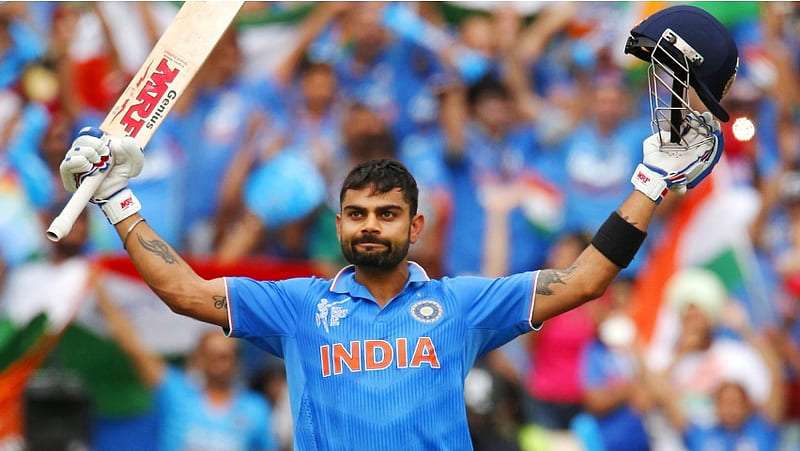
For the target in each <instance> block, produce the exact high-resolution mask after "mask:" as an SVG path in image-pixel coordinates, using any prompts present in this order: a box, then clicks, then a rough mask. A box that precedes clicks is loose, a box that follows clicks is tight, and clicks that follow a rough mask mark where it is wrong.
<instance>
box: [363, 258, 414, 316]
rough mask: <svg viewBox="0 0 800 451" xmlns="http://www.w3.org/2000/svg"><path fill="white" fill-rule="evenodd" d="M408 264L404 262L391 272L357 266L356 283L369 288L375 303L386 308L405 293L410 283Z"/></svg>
mask: <svg viewBox="0 0 800 451" xmlns="http://www.w3.org/2000/svg"><path fill="white" fill-rule="evenodd" d="M408 277H409V273H408V262H406V261H403V262H402V263H400V264H399V265H397V266H396V267H394V268H392V269H390V270H377V269H374V268H364V267H359V266H356V274H355V278H356V282H358V283H360V284H361V285H364V286H365V287H367V290H369V292H370V293H372V296H374V297H375V302H377V303H378V305H380V306H381V308H383V307H385V306H386V304H388V303H389V301H391V300H392V298H394V297H395V296H397V295H398V294H400V292H401V291H403V288H404V287H405V286H406V282H408Z"/></svg>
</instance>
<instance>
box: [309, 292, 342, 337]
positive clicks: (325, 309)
mask: <svg viewBox="0 0 800 451" xmlns="http://www.w3.org/2000/svg"><path fill="white" fill-rule="evenodd" d="M349 300H350V298H345V299H342V300H341V301H336V302H330V301H328V300H327V299H325V298H323V299H320V301H319V304H317V313H316V314H315V318H316V320H317V327H320V326H322V327H324V328H325V332H330V331H331V327H333V326H338V325H339V321H341V320H342V319H343V318H346V317H347V312H349V310H348V309H346V308H344V307H340V306H339V304H344V303H345V302H347V301H349Z"/></svg>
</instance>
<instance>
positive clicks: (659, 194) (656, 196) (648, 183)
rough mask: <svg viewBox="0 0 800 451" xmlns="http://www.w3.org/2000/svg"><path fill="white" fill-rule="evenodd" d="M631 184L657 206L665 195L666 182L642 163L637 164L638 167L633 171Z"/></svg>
mask: <svg viewBox="0 0 800 451" xmlns="http://www.w3.org/2000/svg"><path fill="white" fill-rule="evenodd" d="M631 183H633V187H634V188H636V189H637V190H639V191H641V192H643V193H644V195H645V196H647V197H649V198H650V199H652V200H653V202H655V203H657V204H658V203H661V200H662V199H664V196H666V195H667V191H668V189H667V182H666V181H664V178H663V176H662V175H661V174H659V173H658V172H656V171H654V170H652V169H650V168H648V167H647V166H645V165H644V164H642V163H639V166H637V167H636V170H635V171H633V177H631Z"/></svg>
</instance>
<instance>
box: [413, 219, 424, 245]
mask: <svg viewBox="0 0 800 451" xmlns="http://www.w3.org/2000/svg"><path fill="white" fill-rule="evenodd" d="M424 228H425V216H423V215H421V214H418V215H416V216H414V217H413V218H411V233H410V235H409V241H410V242H411V244H414V243H416V242H417V240H418V239H419V236H420V235H421V234H422V230H423V229H424Z"/></svg>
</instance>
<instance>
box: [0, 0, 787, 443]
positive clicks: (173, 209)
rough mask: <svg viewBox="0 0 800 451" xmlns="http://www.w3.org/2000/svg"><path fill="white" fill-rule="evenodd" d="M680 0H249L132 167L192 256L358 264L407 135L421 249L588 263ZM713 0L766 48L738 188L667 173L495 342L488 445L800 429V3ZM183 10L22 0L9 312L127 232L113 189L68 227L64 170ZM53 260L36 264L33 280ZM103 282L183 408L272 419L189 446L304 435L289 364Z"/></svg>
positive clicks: (734, 129)
mask: <svg viewBox="0 0 800 451" xmlns="http://www.w3.org/2000/svg"><path fill="white" fill-rule="evenodd" d="M668 4H670V3H668V2H589V3H572V2H568V3H562V2H518V3H516V2H515V3H510V2H509V3H501V2H497V3H491V2H479V3H469V2H410V3H407V2H400V3H362V2H352V3H351V2H320V3H314V2H307V3H292V2H247V3H246V4H245V6H244V7H243V9H242V11H241V13H240V16H239V18H238V20H237V22H236V25H235V26H234V27H232V28H231V29H230V30H229V31H228V32H227V33H226V34H225V35H224V36H223V38H222V39H221V40H220V42H219V44H218V45H217V47H216V48H215V49H214V51H213V52H212V54H211V55H210V57H209V59H208V61H207V62H206V63H205V64H204V65H203V67H202V68H201V70H200V71H199V72H198V74H197V76H196V78H195V80H194V81H193V82H192V85H191V86H190V88H189V89H188V90H187V92H186V93H185V94H184V95H183V96H182V97H181V98H180V99H179V101H178V103H177V104H176V105H175V107H174V109H173V111H172V112H171V113H170V115H169V116H168V117H167V118H166V120H165V121H164V123H163V125H162V126H161V128H160V129H159V130H158V131H157V133H156V134H155V135H154V137H153V139H152V140H151V141H150V143H149V144H148V145H147V147H146V149H145V150H144V158H145V162H144V170H143V171H142V173H141V175H140V176H138V177H137V178H135V179H133V180H132V181H131V188H132V189H133V191H134V192H135V193H136V195H137V197H138V198H139V199H140V200H141V202H142V205H143V211H142V213H143V215H144V216H145V217H146V218H147V220H148V222H149V223H150V224H151V226H152V227H153V228H154V229H155V230H156V231H157V232H158V233H159V234H161V236H163V237H164V238H165V240H166V241H168V242H169V243H170V244H171V245H172V246H173V247H174V248H175V249H176V250H178V251H179V252H180V253H182V254H185V255H187V256H189V257H190V258H196V259H198V260H204V261H207V260H213V261H214V262H216V263H220V264H236V263H237V262H239V263H241V262H248V261H253V260H249V259H253V258H262V257H263V258H268V259H270V261H272V262H276V261H277V262H297V261H302V262H305V263H307V264H308V269H309V273H313V274H317V275H321V276H331V275H333V274H335V272H336V271H337V270H338V269H339V268H340V267H341V266H343V265H344V264H345V263H346V262H344V261H343V259H342V257H341V255H340V250H339V245H338V242H337V239H336V233H335V227H334V216H335V214H336V212H337V211H338V202H339V191H338V190H339V186H340V182H341V179H342V178H343V176H344V174H345V173H346V171H347V170H348V169H349V168H350V167H352V166H353V165H354V164H356V163H358V162H361V161H364V160H368V159H373V158H379V157H392V158H395V159H398V160H399V161H401V162H403V163H404V164H405V165H406V166H407V167H408V168H409V169H410V170H411V172H412V173H413V174H414V175H415V177H416V178H417V181H418V183H419V185H420V195H421V200H420V209H421V212H422V213H423V214H424V215H425V217H426V231H425V232H424V234H423V237H422V239H421V240H420V242H419V243H417V244H416V245H415V246H413V247H412V249H411V258H412V259H413V260H415V261H417V262H419V263H420V264H422V265H423V266H424V267H425V268H426V270H427V271H428V272H429V274H431V276H444V275H467V274H471V275H486V276H491V277H497V276H502V275H504V274H508V273H511V272H517V271H525V270H530V269H535V268H542V267H552V268H560V267H566V266H567V265H569V264H570V263H571V262H572V261H573V259H574V258H575V256H576V255H577V254H578V253H579V252H580V250H581V249H583V247H585V246H586V245H587V243H588V238H587V237H591V234H592V233H593V232H594V231H595V230H596V229H597V227H599V225H600V224H602V223H603V221H604V220H605V219H606V217H607V216H608V214H609V213H610V212H611V211H613V210H614V209H616V208H617V207H618V206H619V204H620V203H621V202H622V200H623V199H624V198H625V197H626V196H627V195H628V194H629V193H630V191H631V185H630V181H629V180H630V175H631V174H632V173H633V170H634V168H635V166H636V165H637V164H638V163H639V162H640V161H641V142H642V140H643V139H644V138H646V137H647V136H649V135H650V134H651V133H652V130H651V125H650V119H651V117H650V104H649V99H648V83H647V78H646V65H645V64H644V63H642V62H641V61H638V60H637V59H636V58H634V57H632V56H630V55H625V54H624V53H623V48H624V43H625V39H626V38H627V36H628V32H629V30H630V29H631V28H632V26H633V25H634V24H636V23H637V22H638V21H639V20H641V19H643V18H645V17H647V15H648V14H650V13H652V12H654V11H656V10H658V9H661V8H663V7H665V6H667V5H668ZM697 4H698V6H701V7H703V8H706V9H708V10H709V11H710V12H711V13H712V14H714V15H716V16H717V18H718V19H720V20H721V21H722V22H723V23H725V24H726V26H728V27H729V29H730V30H731V32H732V33H733V35H734V38H735V40H736V42H737V45H738V49H739V55H740V66H739V73H738V77H737V79H736V81H735V82H734V84H733V86H732V87H731V90H730V92H729V93H728V95H727V97H726V98H725V99H724V100H723V102H722V104H723V106H724V107H725V108H726V110H727V111H728V112H729V113H730V116H731V121H730V122H728V123H725V124H723V131H724V135H725V144H726V145H725V154H724V156H723V159H722V161H721V163H720V164H719V165H718V166H717V169H715V172H714V174H713V178H712V183H709V184H708V186H707V187H706V185H705V184H704V185H702V187H701V188H698V189H697V191H698V192H690V193H689V194H687V195H686V196H684V197H681V196H678V195H674V194H673V195H669V196H667V198H666V199H665V201H664V202H663V203H662V204H661V206H660V207H659V210H658V217H657V219H656V222H655V224H654V226H652V227H651V229H652V232H651V233H650V235H651V238H650V239H648V241H647V242H646V243H645V247H644V248H643V249H642V250H641V251H640V253H639V255H638V256H637V258H636V259H635V260H634V262H633V263H632V264H631V266H629V267H628V268H626V269H624V270H623V272H622V273H621V275H620V277H619V278H618V280H617V281H616V282H615V283H614V284H613V285H612V287H611V288H610V289H609V291H608V292H607V293H606V294H605V295H604V296H603V297H602V298H600V299H598V300H597V301H594V302H592V303H589V304H587V305H586V306H583V307H580V308H578V309H576V310H573V311H570V312H568V313H566V314H563V315H561V316H559V317H557V318H554V319H553V320H551V321H549V322H548V323H547V324H545V326H544V327H543V328H542V329H541V330H540V331H537V332H533V333H531V334H528V335H527V336H525V337H522V338H521V339H519V340H517V341H514V342H512V343H509V344H508V345H506V346H505V347H503V348H501V349H499V350H498V351H494V352H492V353H490V354H488V355H486V356H484V357H483V358H482V359H481V361H480V362H479V364H478V365H477V366H476V368H475V369H474V370H473V371H472V372H471V373H470V374H469V376H468V378H467V389H466V392H465V399H466V401H467V407H468V412H469V415H470V421H471V425H472V431H473V437H474V443H475V447H476V449H479V450H484V449H485V450H489V449H491V450H499V449H509V450H540V449H588V450H609V451H610V450H617V449H625V450H631V449H642V450H646V449H663V450H667V449H670V450H672V449H680V448H681V447H685V448H686V449H692V450H693V449H733V446H742V447H743V448H737V449H760V450H768V449H787V450H788V449H798V448H799V447H800V139H798V138H800V92H799V91H798V90H799V89H800V78H799V77H800V8H798V5H797V4H795V3H791V2H785V3H784V2H763V3H760V2H730V3H728V2H718V3H716V2H715V3H704V2H700V3H697ZM177 7H178V5H176V4H175V3H174V2H97V3H94V2H19V3H17V2H4V3H1V4H0V259H1V260H2V268H3V285H2V286H1V287H0V290H2V291H3V292H6V293H4V294H3V295H2V297H0V299H3V301H2V302H6V303H7V304H6V305H0V313H2V314H3V315H10V313H9V311H10V310H12V309H11V308H10V307H9V305H8V302H9V301H7V299H9V298H11V297H12V296H11V295H9V294H8V292H12V293H13V294H14V295H16V296H17V297H26V296H32V295H30V294H29V293H33V292H37V293H38V292H39V291H43V290H45V286H51V287H55V288H52V289H51V293H50V295H58V293H59V291H58V290H59V289H58V284H59V283H60V282H59V281H61V280H62V277H66V276H63V273H64V269H63V268H64V265H66V264H67V263H65V262H71V261H73V260H74V259H81V260H84V261H93V260H96V259H98V258H103V257H104V256H105V257H108V256H117V255H120V254H122V252H123V251H122V246H121V243H120V242H119V239H118V238H117V236H116V233H115V232H114V230H113V228H112V227H110V226H109V225H108V224H107V222H106V220H105V218H104V217H103V216H102V213H101V212H100V210H99V209H97V208H90V209H88V210H87V213H86V215H85V216H84V217H82V218H81V220H80V222H79V224H78V226H77V227H76V228H75V230H74V231H73V232H72V233H71V234H70V236H68V237H67V238H65V239H64V240H63V241H62V242H60V243H58V244H53V243H51V242H49V241H47V240H46V239H45V234H44V231H45V229H46V227H47V225H48V224H49V222H50V221H51V220H52V219H53V218H54V216H55V214H57V213H58V211H60V208H61V206H63V204H64V202H65V200H66V199H67V198H68V194H67V193H66V192H65V191H64V189H63V187H62V183H61V180H60V178H59V175H58V165H59V164H60V162H61V159H62V157H63V155H64V152H65V151H66V149H67V148H68V146H69V145H70V143H71V141H72V139H73V138H74V137H75V136H76V134H77V131H78V130H80V128H82V127H83V126H86V125H94V126H96V125H98V124H99V123H100V122H101V121H102V119H103V117H104V116H105V114H106V112H107V111H108V110H109V109H110V107H111V105H112V104H113V102H114V101H115V99H116V98H117V96H118V95H119V93H120V91H121V89H122V88H124V87H125V85H126V84H127V82H128V81H129V80H130V77H131V76H132V75H133V74H134V73H135V72H136V70H137V69H138V67H139V65H140V64H141V63H142V61H143V60H144V59H145V57H146V55H147V54H148V53H149V51H150V49H151V48H152V46H153V44H154V43H155V42H156V40H157V39H158V37H159V36H160V34H161V32H162V31H163V30H164V29H165V27H166V26H167V25H168V24H169V22H170V21H171V19H172V18H173V17H174V15H175V12H176V11H177ZM694 102H695V103H693V105H698V106H697V109H703V108H702V105H701V104H699V100H696V99H695V101H694ZM751 125H754V128H751V127H750V126H751ZM753 132H754V133H753ZM687 243H689V244H687ZM710 243H713V244H714V246H712V245H711V244H710ZM727 257H731V258H727ZM665 262H669V264H667V263H665ZM730 262H733V263H730ZM43 263H46V265H44V266H43V265H42V264H43ZM731 264H732V265H734V266H735V267H736V270H731ZM34 265H38V266H36V268H39V269H38V271H39V272H38V273H36V275H35V277H34V276H29V277H28V278H26V279H24V280H23V281H20V280H21V279H23V278H21V277H16V278H14V275H15V274H21V273H25V270H26V268H30V267H32V266H34ZM42 268H45V269H42ZM70 270H72V269H70ZM30 273H31V271H28V274H30ZM91 279H92V280H87V281H86V286H87V287H88V288H87V291H88V292H91V293H84V295H85V296H92V297H94V298H97V301H96V302H94V303H93V304H92V305H93V306H94V307H93V309H94V310H95V315H96V321H97V322H99V323H103V324H105V325H104V326H102V327H101V326H98V328H99V329H102V331H103V333H105V334H108V335H110V336H111V337H113V338H114V339H115V340H116V342H117V344H118V346H119V347H120V348H121V349H122V351H124V352H125V354H126V355H127V356H128V357H127V358H128V363H127V365H129V366H130V367H131V368H132V371H133V372H135V373H136V374H138V377H139V379H140V381H141V382H142V383H143V384H144V385H145V386H146V391H149V392H156V393H158V395H157V401H156V404H160V405H161V406H162V407H163V406H164V405H166V406H168V407H166V409H168V410H169V409H172V410H170V411H172V412H184V414H185V412H186V411H192V410H193V409H200V407H202V406H203V405H204V401H203V400H204V399H206V398H204V396H207V397H208V399H214V397H215V396H217V397H219V396H222V399H228V398H226V396H233V395H231V393H235V394H236V396H242V400H241V402H242V403H244V404H242V405H245V406H247V407H242V411H246V412H248V419H247V421H246V422H248V424H249V422H252V423H259V422H260V426H258V425H256V426H253V430H251V431H248V432H246V433H245V432H242V434H249V435H246V436H245V435H242V437H241V439H240V440H238V439H237V440H238V441H237V440H233V439H231V438H230V436H229V435H230V434H228V435H225V434H220V435H219V436H215V437H212V438H211V439H209V440H211V441H206V442H205V443H183V444H179V443H176V442H175V441H176V440H179V438H176V437H177V436H178V434H177V433H174V434H172V433H169V432H167V433H162V434H161V436H162V439H160V440H161V441H160V442H159V443H160V446H162V447H164V448H167V449H180V448H185V447H191V446H200V445H204V446H212V445H209V444H210V443H211V444H216V445H213V446H216V448H214V449H223V447H227V446H232V447H233V446H240V448H238V449H290V448H291V416H290V414H289V410H288V404H287V400H286V393H285V391H286V388H285V375H283V373H282V368H281V363H280V360H278V359H275V358H270V357H268V356H267V355H266V354H263V353H261V352H260V351H257V350H255V349H254V348H252V347H251V346H249V345H247V344H245V343H241V344H240V345H239V347H238V348H236V347H235V346H233V345H228V344H226V343H227V342H228V341H226V340H222V341H220V340H219V337H220V336H221V335H215V334H214V333H210V332H206V331H203V332H202V333H200V332H194V335H192V337H193V339H192V348H193V349H194V351H193V352H185V353H181V354H182V355H180V356H178V358H177V359H175V358H173V359H172V360H167V361H165V360H163V358H164V356H162V355H159V353H157V352H154V351H153V350H152V349H149V348H148V344H147V340H146V337H140V338H141V339H137V334H141V333H140V332H132V331H131V330H132V329H130V327H131V326H130V324H129V321H128V320H127V319H126V318H125V314H124V312H120V311H119V309H117V308H115V307H114V305H115V302H114V299H113V298H114V296H113V295H110V294H109V293H107V292H106V291H105V290H104V289H103V283H102V281H98V280H96V279H97V278H96V277H92V278H91ZM11 281H15V282H16V283H11ZM25 283H27V285H25ZM42 296H45V297H46V296H47V295H42ZM643 303H647V305H643ZM648 312H649V313H648ZM62 314H63V315H66V317H67V318H69V317H70V316H69V315H70V313H69V312H66V313H62ZM67 322H68V320H67ZM154 327H155V326H154ZM126 331H127V332H126ZM98 333H99V332H98ZM0 339H2V334H0ZM0 344H3V345H8V341H5V342H3V341H0ZM195 345H196V346H195ZM0 351H2V348H0ZM62 357H63V356H62ZM170 357H175V356H174V355H173V356H170ZM43 358H44V357H43ZM0 362H1V361H0ZM237 362H238V363H237ZM49 364H50V365H53V363H52V362H50V363H49ZM118 364H119V363H118V362H112V363H107V365H108V366H116V365H118ZM56 365H57V363H56ZM7 369H8V368H0V376H2V371H5V370H7ZM84 384H85V381H84ZM196 387H203V390H205V392H203V390H200V391H199V392H198V391H197V390H195V389H196ZM187 393H191V394H193V395H192V396H195V397H196V402H197V406H194V407H193V406H192V405H191V402H193V401H192V400H193V399H194V398H192V396H189V395H187ZM204 393H205V394H204ZM245 395H246V396H245ZM176 400H177V401H176ZM139 410H140V412H139V413H138V414H137V415H138V416H137V419H136V421H133V420H131V419H130V418H128V417H125V416H120V417H114V416H113V415H107V416H105V417H104V418H99V419H98V418H94V419H93V420H92V426H91V428H92V434H93V437H94V438H93V439H92V440H93V442H92V443H94V445H93V448H95V449H105V448H104V447H106V446H107V447H109V449H119V448H115V447H114V446H118V444H119V443H127V442H121V441H120V437H129V438H128V439H126V440H132V442H130V443H134V441H135V440H145V439H143V438H142V437H143V436H146V435H147V432H142V431H149V430H151V429H148V428H158V427H164V428H166V429H168V428H169V427H175V428H177V427H178V426H174V425H173V426H169V425H168V426H164V425H163V424H162V423H159V422H158V421H156V420H153V421H152V422H151V421H150V419H148V420H141V418H144V417H143V416H142V415H143V414H142V413H141V411H146V410H147V409H139ZM88 411H89V412H90V413H89V414H88V415H90V416H91V415H94V416H95V417H97V414H96V413H94V414H93V413H91V412H92V410H91V407H90V408H89V410H88ZM0 415H3V413H2V412H0ZM12 415H13V414H12ZM176 415H177V414H176ZM197 415H198V416H199V415H200V414H199V413H198V414H197ZM145 416H146V414H145ZM212 416H213V415H212ZM148 418H149V417H148ZM186 421H187V423H189V422H191V421H192V419H191V418H189V419H187V420H186ZM238 421H240V423H241V421H244V420H241V419H239V420H238ZM134 423H135V424H134ZM159 424H160V425H161V426H158V425H159ZM126 428H127V430H126ZM131 431H134V432H131ZM135 431H139V432H138V433H137V432H135ZM35 432H36V431H29V433H31V434H33V433H35ZM40 432H41V431H40ZM126 434H127V435H126ZM137 434H138V435H137ZM226 437H227V438H226ZM0 439H2V423H0ZM217 439H218V440H220V442H214V441H213V440H217ZM170 440H171V441H170ZM226 440H229V441H226ZM234 442H235V443H234ZM0 443H3V442H2V441H0ZM111 443H114V444H117V445H109V444H111ZM142 443H145V442H142ZM104 444H105V445H104ZM712 447H713V448H712ZM51 449H52V448H51ZM131 449H134V448H131ZM149 449H152V448H149ZM198 449H199V448H198ZM225 449H228V448H225ZM231 449H233V448H231Z"/></svg>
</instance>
